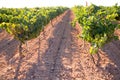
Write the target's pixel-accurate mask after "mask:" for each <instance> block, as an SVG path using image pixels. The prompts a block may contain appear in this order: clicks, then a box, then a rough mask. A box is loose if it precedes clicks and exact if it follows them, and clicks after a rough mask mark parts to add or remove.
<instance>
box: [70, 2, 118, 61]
mask: <svg viewBox="0 0 120 80" xmlns="http://www.w3.org/2000/svg"><path fill="white" fill-rule="evenodd" d="M72 10H73V12H74V13H75V17H76V18H75V19H74V20H73V22H72V25H73V26H75V25H76V22H78V23H79V24H80V27H81V28H82V33H81V35H79V37H81V38H82V39H83V40H84V41H87V42H89V43H90V45H91V47H90V49H89V53H90V54H91V56H92V54H96V53H97V55H98V57H99V58H100V56H99V50H100V49H101V48H102V47H103V46H104V45H105V44H106V43H108V42H110V41H112V40H118V36H117V35H115V34H114V32H115V30H116V29H118V28H120V24H118V21H119V20H120V6H118V5H117V4H116V5H114V6H111V7H105V6H96V5H94V4H92V5H90V6H75V7H73V8H72ZM92 58H93V56H92ZM93 61H94V58H93ZM94 63H95V61H94Z"/></svg>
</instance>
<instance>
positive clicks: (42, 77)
mask: <svg viewBox="0 0 120 80" xmlns="http://www.w3.org/2000/svg"><path fill="white" fill-rule="evenodd" d="M73 19H74V14H73V13H72V11H70V10H68V11H66V12H65V13H63V14H62V15H60V16H58V17H57V18H55V19H53V20H52V24H53V25H51V23H49V24H48V25H47V26H46V27H45V29H44V31H43V32H41V34H40V36H38V37H37V38H35V39H32V40H30V41H27V42H26V43H27V45H25V44H24V45H23V46H22V47H23V54H24V56H23V57H22V58H20V56H19V50H18V47H19V41H17V40H14V39H13V36H11V35H9V34H8V33H7V32H5V31H0V80H120V41H119V40H118V41H112V42H110V43H107V44H106V45H105V46H104V48H103V49H101V50H100V57H101V60H99V61H98V58H97V55H96V54H95V55H94V58H95V61H96V62H99V65H98V66H95V64H94V63H93V61H92V59H91V56H90V54H89V53H88V49H89V47H90V45H89V43H87V42H85V45H84V47H83V40H82V39H81V38H78V34H80V33H81V28H80V25H79V24H77V25H76V27H75V28H73V27H72V26H71V24H70V22H71V21H72V20H73ZM116 34H117V35H119V34H120V31H119V30H117V31H116Z"/></svg>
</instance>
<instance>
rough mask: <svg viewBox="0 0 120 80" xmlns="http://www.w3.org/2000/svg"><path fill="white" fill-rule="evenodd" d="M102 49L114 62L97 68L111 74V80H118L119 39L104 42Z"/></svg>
mask: <svg viewBox="0 0 120 80" xmlns="http://www.w3.org/2000/svg"><path fill="white" fill-rule="evenodd" d="M102 50H103V52H105V53H106V54H107V57H108V58H109V59H110V60H111V61H112V62H113V63H114V64H111V63H108V64H107V66H105V68H104V69H103V68H102V67H100V66H99V69H102V70H104V71H105V72H108V73H110V74H111V75H113V78H112V80H120V41H119V40H118V41H112V42H110V43H108V44H106V45H105V46H104V48H103V49H102Z"/></svg>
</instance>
